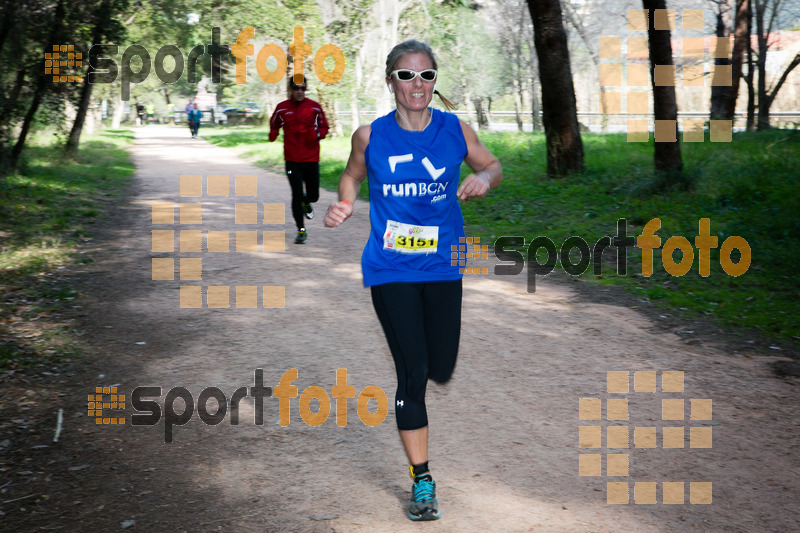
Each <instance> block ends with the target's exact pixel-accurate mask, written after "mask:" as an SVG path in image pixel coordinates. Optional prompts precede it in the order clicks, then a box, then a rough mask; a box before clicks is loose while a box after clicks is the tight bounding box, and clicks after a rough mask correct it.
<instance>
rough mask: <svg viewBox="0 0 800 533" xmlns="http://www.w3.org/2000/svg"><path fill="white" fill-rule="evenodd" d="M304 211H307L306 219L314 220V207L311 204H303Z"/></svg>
mask: <svg viewBox="0 0 800 533" xmlns="http://www.w3.org/2000/svg"><path fill="white" fill-rule="evenodd" d="M303 211H305V214H306V218H307V219H308V220H311V219H312V218H314V206H313V205H311V204H310V203H308V202H306V203H304V204H303Z"/></svg>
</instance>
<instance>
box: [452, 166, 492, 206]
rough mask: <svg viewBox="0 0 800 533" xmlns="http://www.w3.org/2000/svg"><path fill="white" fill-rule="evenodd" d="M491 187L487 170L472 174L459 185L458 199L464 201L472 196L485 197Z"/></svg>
mask: <svg viewBox="0 0 800 533" xmlns="http://www.w3.org/2000/svg"><path fill="white" fill-rule="evenodd" d="M491 188H492V187H491V185H490V184H489V178H488V177H487V176H486V173H485V172H478V173H477V174H470V175H469V176H467V177H466V179H464V181H462V182H461V185H460V186H459V187H458V199H459V200H461V201H462V202H464V201H467V200H469V199H470V198H484V197H485V196H486V195H487V194H489V189H491Z"/></svg>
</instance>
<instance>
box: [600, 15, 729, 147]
mask: <svg viewBox="0 0 800 533" xmlns="http://www.w3.org/2000/svg"><path fill="white" fill-rule="evenodd" d="M706 14H707V12H706V10H704V9H682V10H676V9H653V10H647V9H628V10H627V15H626V17H627V33H626V34H625V35H623V36H610V35H601V36H599V37H598V43H599V58H600V64H599V66H598V84H599V86H600V91H601V92H600V95H601V101H600V112H601V113H603V114H605V115H623V119H624V115H638V116H641V115H650V109H649V105H648V103H649V101H648V98H649V95H650V92H649V91H648V92H640V91H643V89H642V88H644V87H647V88H649V87H650V84H651V77H652V83H653V85H655V86H672V87H682V88H683V91H689V93H690V94H692V95H694V94H698V95H699V94H702V93H701V92H700V91H703V90H706V89H705V88H707V87H712V86H723V87H730V86H732V85H733V82H732V67H731V65H715V64H714V60H715V59H716V58H727V57H729V56H730V38H728V37H725V38H717V37H710V36H707V35H698V33H701V32H705V31H706V28H705V17H706ZM648 29H652V30H653V31H668V32H671V34H670V35H671V40H672V48H673V50H672V51H673V58H674V62H675V64H674V65H653V66H652V67H651V65H650V59H649V52H648V48H649V45H648V35H647V33H646V32H647V31H648ZM623 72H624V73H625V74H624V76H623ZM623 100H624V102H623ZM659 122H660V123H659ZM698 122H699V126H698ZM626 131H627V133H628V142H648V141H649V140H650V139H651V136H650V132H653V134H654V136H653V137H652V138H653V140H654V141H655V142H658V143H674V142H679V140H680V139H681V138H682V139H683V141H684V142H706V141H709V142H732V141H733V121H730V120H719V121H718V120H701V121H696V120H694V121H691V120H677V121H676V120H671V121H655V120H654V118H653V117H652V115H651V116H649V117H648V118H647V119H640V118H636V119H634V117H631V119H629V120H627V127H626ZM681 132H682V133H683V135H682V136H681V135H680V134H679V133H681Z"/></svg>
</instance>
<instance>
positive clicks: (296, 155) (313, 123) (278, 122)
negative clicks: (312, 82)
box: [269, 76, 328, 244]
mask: <svg viewBox="0 0 800 533" xmlns="http://www.w3.org/2000/svg"><path fill="white" fill-rule="evenodd" d="M306 89H308V86H307V85H306V82H305V81H303V83H301V84H300V85H297V84H295V83H294V76H292V77H290V78H289V92H290V95H291V97H290V98H289V99H288V100H284V101H283V102H281V103H279V104H278V106H277V107H276V108H275V112H274V113H273V114H272V118H271V119H270V121H269V127H270V130H269V142H272V141H274V140H275V139H277V138H278V132H279V130H280V129H281V128H283V158H284V159H285V160H286V175H287V176H288V177H289V185H290V186H291V187H292V217H293V218H294V222H295V224H296V225H297V237H296V238H295V240H294V242H295V244H304V243H305V242H306V238H307V235H308V234H307V232H306V227H305V222H304V221H303V217H304V216H305V218H307V219H309V220H311V219H312V218H314V207H313V206H312V205H311V204H313V203H314V202H316V201H317V200H319V141H320V140H321V139H324V138H325V136H326V135H328V121H327V120H326V119H325V113H323V112H322V106H321V105H319V104H318V103H317V102H315V101H314V100H311V99H310V98H306ZM303 184H305V193H304V192H303Z"/></svg>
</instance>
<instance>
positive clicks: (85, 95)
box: [64, 65, 92, 156]
mask: <svg viewBox="0 0 800 533" xmlns="http://www.w3.org/2000/svg"><path fill="white" fill-rule="evenodd" d="M91 71H92V67H91V65H90V66H89V72H91ZM91 99H92V84H91V83H89V76H88V75H87V76H86V78H84V80H83V87H81V99H80V102H79V103H78V111H77V113H76V114H75V122H73V123H72V129H71V130H70V132H69V137H68V138H67V143H66V145H65V146H64V152H66V154H67V155H69V156H74V155H75V154H76V153H77V152H78V143H80V140H81V133H82V132H83V124H84V122H85V121H86V112H87V111H88V110H89V102H90V101H91Z"/></svg>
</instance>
